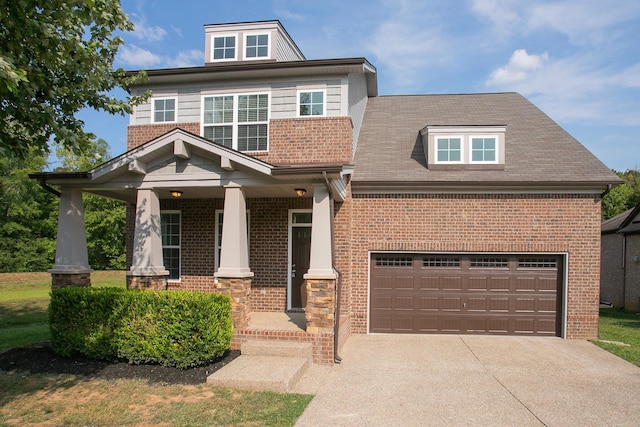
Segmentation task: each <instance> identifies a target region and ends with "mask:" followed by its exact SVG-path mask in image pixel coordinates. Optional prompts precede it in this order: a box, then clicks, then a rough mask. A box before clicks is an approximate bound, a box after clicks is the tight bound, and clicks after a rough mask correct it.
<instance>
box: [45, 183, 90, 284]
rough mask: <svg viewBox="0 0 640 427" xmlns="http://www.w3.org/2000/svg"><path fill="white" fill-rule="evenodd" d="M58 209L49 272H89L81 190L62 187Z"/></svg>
mask: <svg viewBox="0 0 640 427" xmlns="http://www.w3.org/2000/svg"><path fill="white" fill-rule="evenodd" d="M61 193H62V194H61V195H60V207H59V209H58V237H57V239H56V258H55V264H54V266H53V267H52V268H51V269H50V270H49V273H51V274H54V275H55V274H83V273H89V272H91V267H89V257H88V255H87V235H86V233H85V228H84V206H83V204H82V190H77V189H71V188H62V189H61Z"/></svg>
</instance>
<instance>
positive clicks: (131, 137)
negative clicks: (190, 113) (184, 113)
mask: <svg viewBox="0 0 640 427" xmlns="http://www.w3.org/2000/svg"><path fill="white" fill-rule="evenodd" d="M177 127H179V128H181V129H184V130H186V131H187V132H191V133H193V134H196V135H200V123H199V122H190V123H158V124H152V125H129V126H127V151H128V150H131V149H134V148H136V147H137V146H139V145H142V144H144V143H145V142H149V141H151V140H152V139H154V138H157V137H159V136H160V135H164V134H165V133H167V132H169V131H170V130H173V129H175V128H177Z"/></svg>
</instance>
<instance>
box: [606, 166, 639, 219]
mask: <svg viewBox="0 0 640 427" xmlns="http://www.w3.org/2000/svg"><path fill="white" fill-rule="evenodd" d="M616 174H617V175H618V176H619V177H620V179H622V180H623V181H624V183H623V184H620V185H618V186H617V187H614V188H613V189H612V190H611V191H610V192H609V193H607V194H606V195H605V196H604V197H603V198H602V220H603V221H606V220H607V219H609V218H613V217H614V216H616V215H619V214H621V213H622V212H624V211H626V210H627V209H631V208H632V207H634V206H636V205H637V204H638V203H640V171H638V170H632V169H631V170H627V171H625V172H616Z"/></svg>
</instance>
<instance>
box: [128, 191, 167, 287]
mask: <svg viewBox="0 0 640 427" xmlns="http://www.w3.org/2000/svg"><path fill="white" fill-rule="evenodd" d="M168 275H169V272H168V271H167V270H166V269H165V268H164V262H163V259H162V230H161V227H160V200H159V199H158V193H156V192H155V191H154V190H150V189H145V190H138V197H137V201H136V220H135V231H134V236H133V261H132V263H131V268H130V269H129V271H127V287H128V288H138V289H155V290H159V289H166V288H167V276H168Z"/></svg>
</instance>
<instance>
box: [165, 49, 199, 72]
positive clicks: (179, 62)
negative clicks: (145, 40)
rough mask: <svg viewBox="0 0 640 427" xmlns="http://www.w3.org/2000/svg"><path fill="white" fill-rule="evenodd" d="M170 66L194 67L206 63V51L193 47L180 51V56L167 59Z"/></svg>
mask: <svg viewBox="0 0 640 427" xmlns="http://www.w3.org/2000/svg"><path fill="white" fill-rule="evenodd" d="M166 63H167V65H168V66H169V67H178V68H180V67H193V66H196V65H202V64H204V51H202V50H197V49H191V50H186V51H183V52H179V53H178V56H176V57H175V58H171V59H169V60H167V61H166Z"/></svg>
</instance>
